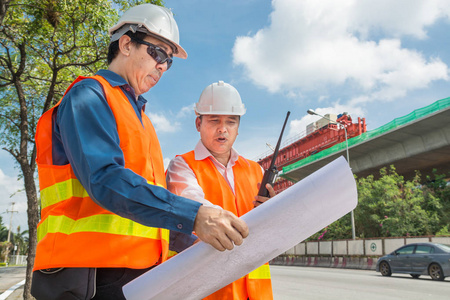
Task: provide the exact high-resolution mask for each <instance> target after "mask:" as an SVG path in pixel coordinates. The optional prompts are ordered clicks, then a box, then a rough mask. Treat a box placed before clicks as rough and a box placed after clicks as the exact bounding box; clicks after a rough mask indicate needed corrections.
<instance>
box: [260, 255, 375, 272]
mask: <svg viewBox="0 0 450 300" xmlns="http://www.w3.org/2000/svg"><path fill="white" fill-rule="evenodd" d="M377 261H378V258H372V257H346V256H340V257H321V256H278V257H276V258H274V259H272V260H271V261H270V262H269V263H270V264H271V265H278V266H297V267H320V268H345V269H361V270H375V268H376V264H377Z"/></svg>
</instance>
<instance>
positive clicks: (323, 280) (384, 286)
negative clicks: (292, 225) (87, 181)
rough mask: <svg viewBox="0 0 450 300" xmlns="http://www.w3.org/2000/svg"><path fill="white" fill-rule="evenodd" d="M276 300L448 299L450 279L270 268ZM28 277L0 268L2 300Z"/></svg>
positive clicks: (21, 270) (13, 298) (14, 299)
mask: <svg viewBox="0 0 450 300" xmlns="http://www.w3.org/2000/svg"><path fill="white" fill-rule="evenodd" d="M270 269H271V273H272V284H273V290H274V300H297V299H301V300H333V299H339V300H340V299H346V300H363V299H364V300H372V299H374V300H375V299H376V300H379V299H383V300H394V299H395V300H397V299H408V300H416V299H417V300H419V299H420V300H422V299H433V300H441V299H442V300H444V299H445V300H448V299H450V296H449V295H450V277H447V278H446V280H445V281H433V280H431V278H430V277H429V276H422V277H420V278H419V279H413V278H412V277H410V276H409V275H401V274H398V275H397V274H394V275H392V276H391V277H383V276H381V275H380V273H377V272H375V271H368V270H351V269H329V268H317V267H316V268H314V267H310V268H307V267H285V266H271V267H270ZM24 278H25V267H12V268H0V299H6V300H20V299H22V293H23V286H22V287H20V288H18V289H17V290H15V291H14V292H13V293H11V294H10V295H9V296H8V297H6V298H2V296H1V295H2V294H4V292H5V291H7V290H8V289H9V288H10V287H12V286H14V285H15V284H17V283H18V282H20V281H22V280H23V279H24Z"/></svg>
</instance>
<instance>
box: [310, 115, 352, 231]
mask: <svg viewBox="0 0 450 300" xmlns="http://www.w3.org/2000/svg"><path fill="white" fill-rule="evenodd" d="M307 113H308V114H310V115H316V116H319V117H322V118H324V119H327V120H328V121H330V122H333V123H335V124H336V125H338V126H342V128H343V129H344V132H345V143H346V151H347V163H348V165H349V166H350V156H349V155H348V136H347V128H346V127H345V126H344V124H341V123H339V122H337V121H333V120H331V119H330V118H327V117H325V116H322V115H321V114H318V113H316V112H315V111H314V110H312V109H308V111H307ZM351 222H352V239H355V235H356V234H355V216H354V214H353V210H352V211H351Z"/></svg>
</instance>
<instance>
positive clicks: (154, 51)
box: [130, 37, 173, 70]
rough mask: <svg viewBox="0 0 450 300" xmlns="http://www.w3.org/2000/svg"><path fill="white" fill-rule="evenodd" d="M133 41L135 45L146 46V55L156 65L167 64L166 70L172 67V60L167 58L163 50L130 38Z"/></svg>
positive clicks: (169, 57)
mask: <svg viewBox="0 0 450 300" xmlns="http://www.w3.org/2000/svg"><path fill="white" fill-rule="evenodd" d="M130 38H131V39H132V40H133V41H135V42H136V43H139V44H142V45H146V46H148V48H147V53H148V54H149V55H150V56H151V57H152V58H153V59H154V60H155V61H156V62H157V63H158V64H163V63H165V62H167V70H169V69H170V67H171V66H172V62H173V59H172V57H171V56H169V55H168V54H167V52H166V51H164V49H162V48H160V47H158V46H156V45H153V44H152V43H149V42H146V41H143V40H141V39H138V38H135V37H130Z"/></svg>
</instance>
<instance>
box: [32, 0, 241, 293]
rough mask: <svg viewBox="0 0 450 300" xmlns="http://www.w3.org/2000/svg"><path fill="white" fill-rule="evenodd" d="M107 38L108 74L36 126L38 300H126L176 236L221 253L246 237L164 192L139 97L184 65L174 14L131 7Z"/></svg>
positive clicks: (74, 90)
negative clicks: (177, 63)
mask: <svg viewBox="0 0 450 300" xmlns="http://www.w3.org/2000/svg"><path fill="white" fill-rule="evenodd" d="M110 35H111V42H110V46H109V50H108V65H109V67H108V69H107V70H99V71H98V72H97V73H96V74H95V75H94V76H91V77H79V78H77V79H76V80H75V81H74V82H73V83H72V84H71V85H70V87H69V88H68V89H67V91H66V93H65V95H64V97H63V98H62V99H61V101H60V102H59V103H58V104H57V105H55V106H54V107H53V108H52V109H50V110H49V111H48V112H46V113H45V114H44V115H43V116H42V117H41V119H40V120H39V123H38V126H37V133H36V143H37V159H36V161H37V164H38V172H39V184H40V192H41V193H40V194H41V221H40V222H39V225H38V244H37V249H36V259H35V265H34V272H33V283H32V294H33V296H34V297H36V299H38V300H41V299H43V300H51V299H97V300H99V299H108V300H111V299H125V298H124V296H123V293H122V287H123V285H124V284H126V283H127V282H129V281H130V280H132V279H134V278H135V277H137V276H139V275H140V274H142V273H144V272H145V271H147V270H149V269H151V268H152V267H154V266H155V265H157V264H159V263H162V262H164V261H165V260H166V259H167V255H168V240H169V230H175V231H179V232H183V233H186V234H190V233H191V232H192V231H195V232H196V234H197V235H198V236H199V238H200V239H202V240H204V241H205V242H207V243H210V244H211V245H213V246H214V247H216V248H217V249H219V250H221V251H223V250H225V249H232V248H233V247H234V245H240V244H241V243H242V240H243V238H245V237H246V236H247V235H248V228H247V225H246V224H245V223H244V222H243V221H241V220H239V219H238V218H237V217H236V216H234V215H233V214H231V213H228V212H224V211H223V210H220V209H217V208H213V207H208V206H205V205H201V204H200V203H198V202H197V201H193V200H191V199H187V198H184V197H180V196H177V195H175V194H172V193H170V192H169V191H168V190H167V189H166V188H165V187H166V181H165V174H164V164H163V158H162V154H161V148H160V145H159V142H158V138H157V136H156V133H155V130H154V128H153V126H152V123H151V121H150V119H149V118H148V117H147V116H146V114H145V113H144V107H145V103H146V102H147V100H146V99H145V98H144V97H143V96H142V94H144V93H146V92H148V91H149V90H150V89H151V88H152V87H153V86H155V85H156V84H157V83H158V81H159V80H160V79H161V76H162V75H163V74H164V73H165V72H166V71H168V70H169V68H170V66H171V65H172V58H173V56H176V57H180V58H186V57H187V54H186V51H185V50H184V49H183V48H182V47H181V46H180V45H179V34H178V27H177V24H176V22H175V20H174V18H173V15H172V13H171V11H170V10H167V9H165V8H163V7H159V6H155V5H152V4H143V5H139V6H136V7H133V8H131V9H129V10H128V11H126V12H125V13H124V14H123V15H122V17H121V18H120V20H119V22H118V23H117V24H116V25H115V26H113V27H112V28H111V29H110Z"/></svg>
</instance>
